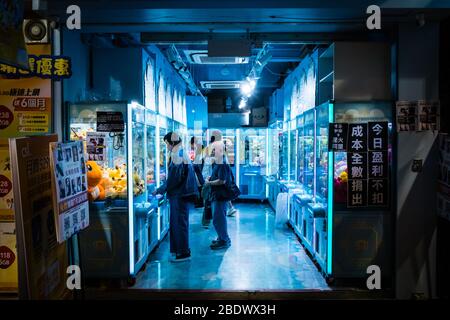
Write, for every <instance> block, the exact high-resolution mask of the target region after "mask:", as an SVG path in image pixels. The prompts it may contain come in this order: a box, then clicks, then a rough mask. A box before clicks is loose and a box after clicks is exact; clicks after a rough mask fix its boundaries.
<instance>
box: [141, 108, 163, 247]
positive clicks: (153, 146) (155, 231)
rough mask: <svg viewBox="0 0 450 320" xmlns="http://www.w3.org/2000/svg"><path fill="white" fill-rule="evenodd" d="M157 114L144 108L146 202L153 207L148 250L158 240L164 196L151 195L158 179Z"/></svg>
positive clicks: (155, 244) (150, 218) (154, 245)
mask: <svg viewBox="0 0 450 320" xmlns="http://www.w3.org/2000/svg"><path fill="white" fill-rule="evenodd" d="M157 117H158V116H157V114H156V113H155V112H153V111H151V110H149V109H147V110H145V118H146V119H145V123H146V127H145V134H146V139H147V143H146V144H147V157H146V161H147V174H146V183H147V191H148V192H147V195H148V202H150V203H151V204H152V207H153V208H155V210H154V211H153V214H152V215H151V216H150V217H149V224H148V227H149V229H148V234H147V236H148V251H149V252H151V251H152V250H153V249H154V248H155V247H156V246H157V244H158V241H159V240H160V230H159V229H160V221H159V220H160V215H159V214H160V212H159V209H158V208H159V207H161V206H162V205H164V201H165V199H164V197H163V196H161V195H156V196H153V192H154V191H155V190H156V188H157V179H158V170H159V166H158V159H159V155H158V141H157V139H158V134H157V131H158V126H157V124H158V121H157Z"/></svg>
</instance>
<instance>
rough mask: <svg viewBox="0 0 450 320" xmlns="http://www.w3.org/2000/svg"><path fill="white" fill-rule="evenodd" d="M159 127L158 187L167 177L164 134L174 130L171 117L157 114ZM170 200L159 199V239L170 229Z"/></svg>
mask: <svg viewBox="0 0 450 320" xmlns="http://www.w3.org/2000/svg"><path fill="white" fill-rule="evenodd" d="M156 120H157V127H156V154H157V156H158V160H157V168H156V187H157V188H158V187H160V186H161V185H162V184H163V183H164V182H165V181H166V179H167V170H168V165H169V163H168V161H169V153H168V150H167V146H166V143H165V142H164V136H165V135H166V134H167V133H168V132H169V131H172V128H171V127H170V126H171V124H170V123H169V119H167V118H166V117H164V116H162V115H159V114H158V115H157V116H156ZM169 127H170V128H169ZM169 215H170V210H169V201H168V199H167V198H166V196H164V197H163V198H161V199H159V200H158V219H159V229H158V236H159V239H160V240H161V239H163V238H164V237H165V235H166V234H167V232H168V231H169V219H170V216H169Z"/></svg>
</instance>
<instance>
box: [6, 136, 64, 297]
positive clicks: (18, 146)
mask: <svg viewBox="0 0 450 320" xmlns="http://www.w3.org/2000/svg"><path fill="white" fill-rule="evenodd" d="M56 141H58V136H57V135H46V136H41V137H24V138H12V139H9V149H10V155H11V172H12V175H13V190H14V208H15V220H16V225H17V228H16V234H17V253H18V254H17V256H18V263H19V265H18V269H19V298H21V299H63V298H65V297H68V296H69V295H70V294H71V293H70V291H69V290H68V289H67V287H66V279H67V274H66V270H67V266H68V255H67V246H66V245H65V244H58V241H57V236H56V227H55V217H54V213H53V191H52V182H51V180H52V170H51V167H50V156H49V150H50V148H49V145H50V143H52V142H56Z"/></svg>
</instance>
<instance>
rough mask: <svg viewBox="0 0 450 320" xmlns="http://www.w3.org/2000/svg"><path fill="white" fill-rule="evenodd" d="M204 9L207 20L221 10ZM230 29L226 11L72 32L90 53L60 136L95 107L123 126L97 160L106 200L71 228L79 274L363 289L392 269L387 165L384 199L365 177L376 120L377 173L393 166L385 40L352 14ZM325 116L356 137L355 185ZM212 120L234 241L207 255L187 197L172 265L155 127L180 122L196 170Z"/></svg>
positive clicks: (174, 283) (72, 131)
mask: <svg viewBox="0 0 450 320" xmlns="http://www.w3.org/2000/svg"><path fill="white" fill-rule="evenodd" d="M214 14H215V15H214V16H213V18H206V17H205V16H203V19H206V20H208V19H216V18H217V19H219V20H220V19H223V17H222V18H221V17H220V15H219V12H218V11H214ZM189 19H191V20H192V19H193V17H189ZM255 19H256V20H258V19H259V18H255ZM281 20H282V19H281ZM208 21H210V20H208ZM236 24H238V25H240V24H239V23H237V22H234V23H232V24H229V23H228V22H222V23H221V24H218V25H216V26H217V29H215V30H214V32H213V31H211V32H204V31H205V30H204V29H205V28H206V27H207V26H211V23H210V22H205V23H199V24H195V23H194V22H193V21H190V22H183V23H180V24H174V25H168V24H164V23H162V24H160V25H159V24H150V25H148V26H145V28H144V27H142V28H143V31H141V32H140V33H139V34H135V33H132V32H126V33H99V32H88V33H85V34H83V36H82V37H80V38H79V39H76V40H78V41H81V44H82V45H84V46H85V47H86V48H87V49H88V50H86V53H89V54H88V55H87V56H88V57H89V63H90V64H89V68H88V69H89V72H90V76H89V77H88V78H89V79H91V81H92V88H91V89H90V90H88V92H84V95H85V96H86V97H85V99H84V100H85V101H80V102H75V103H70V104H69V106H68V112H67V114H68V116H69V119H68V124H69V127H70V128H68V130H67V132H66V134H67V135H68V136H69V135H70V138H73V139H80V138H81V139H83V137H84V138H85V137H86V135H87V134H88V133H89V132H90V131H96V126H98V121H97V119H96V117H98V115H99V112H103V113H104V112H116V113H121V114H122V115H123V119H124V122H125V124H124V128H125V130H124V132H122V133H120V134H119V133H115V134H114V133H113V134H112V135H111V134H109V135H108V136H107V139H109V138H111V139H110V141H111V143H112V145H111V147H112V148H107V149H109V150H108V151H107V157H108V160H107V161H106V162H107V164H105V166H106V167H105V168H103V170H104V172H108V174H109V178H110V180H108V182H109V183H110V186H112V189H111V188H110V189H107V190H106V194H107V195H111V197H108V196H106V199H105V201H104V202H103V203H100V202H101V201H97V200H96V201H94V202H93V203H92V204H91V208H92V210H90V213H91V214H92V215H91V216H92V219H91V222H92V223H91V224H92V225H93V226H95V227H92V228H90V230H91V231H92V233H90V234H89V231H87V232H85V233H84V235H82V236H81V255H82V263H84V264H85V266H86V268H85V269H84V270H85V275H87V276H88V277H92V278H96V277H106V278H108V277H109V278H118V279H122V280H123V279H125V280H129V281H128V282H129V284H130V285H131V287H132V288H134V289H147V290H153V291H154V290H156V291H157V292H159V291H160V290H163V291H169V290H197V291H198V290H200V291H205V290H206V291H208V290H212V291H234V290H236V291H252V290H255V291H310V290H320V291H327V292H328V291H333V290H332V289H333V288H332V286H333V285H334V284H335V283H334V282H333V280H335V279H336V278H339V279H344V280H347V279H351V280H353V279H356V280H357V281H358V285H361V284H362V285H363V286H364V285H365V279H366V278H367V273H366V269H367V267H368V266H369V265H372V264H375V265H378V266H380V267H381V268H382V269H383V270H384V276H386V277H387V278H389V277H390V276H391V274H390V273H391V271H392V270H393V269H392V265H391V263H392V260H391V249H392V247H391V244H392V242H391V236H392V233H391V231H392V223H391V219H392V214H391V213H392V212H391V209H392V207H391V204H390V200H389V199H392V192H393V191H394V190H393V188H390V187H389V186H390V184H389V183H390V180H389V179H390V175H391V174H392V171H391V169H386V170H385V171H383V172H377V173H376V174H381V175H382V176H381V177H380V179H378V180H381V187H380V184H379V183H378V184H377V188H381V191H379V192H378V193H377V194H379V196H377V197H376V198H372V197H371V198H369V197H368V196H367V195H368V192H369V190H368V188H369V187H370V186H369V183H370V182H371V180H370V179H374V178H375V177H374V176H370V175H369V174H368V172H367V171H368V165H369V161H368V158H367V157H368V155H371V154H372V153H373V152H374V150H372V149H369V145H370V144H369V142H370V141H369V140H368V139H369V138H370V137H371V135H370V134H372V133H374V132H375V131H374V130H375V129H371V128H372V127H370V128H369V124H370V123H374V124H373V126H374V128H375V126H376V127H377V128H378V129H377V130H381V131H383V139H384V140H380V141H381V142H382V149H381V150H380V154H381V156H380V157H379V158H377V159H378V160H379V161H383V165H384V166H383V168H392V161H393V160H392V157H391V156H390V155H391V154H392V122H393V120H392V101H391V100H390V99H391V96H390V95H391V86H390V79H391V76H390V74H391V70H390V63H386V61H389V59H390V55H391V48H390V43H389V38H388V37H386V38H385V37H384V36H383V35H382V34H380V35H379V38H377V39H375V40H371V39H369V38H370V37H368V36H367V34H366V33H364V32H361V29H360V28H361V26H360V25H359V24H358V23H355V24H351V23H350V24H347V25H345V26H343V25H339V24H338V25H336V24H324V25H323V30H328V31H329V32H326V33H325V32H322V33H320V34H319V33H317V34H316V33H313V32H312V31H313V30H309V32H310V33H309V34H302V35H296V33H295V24H294V25H292V24H290V23H287V22H286V21H284V22H282V21H280V24H279V25H277V27H276V30H277V32H275V33H271V32H269V31H271V27H272V26H271V25H270V24H265V23H262V22H261V25H260V27H256V26H258V25H259V24H258V23H257V21H253V23H248V26H249V28H250V27H251V28H253V31H252V32H244V33H243V32H242V30H241V29H242V26H239V27H236V28H233V27H232V26H233V25H236ZM243 25H247V24H246V23H244V24H243ZM183 26H186V28H187V29H186V30H183ZM117 27H118V28H122V27H123V28H124V29H127V28H128V26H122V25H120V24H119V25H118V26H117ZM96 28H97V27H96V26H95V24H94V26H93V27H92V29H94V30H95V29H96ZM138 28H140V27H139V26H138ZM336 29H340V30H341V31H342V32H346V33H340V34H339V35H337V34H335V33H333V32H332V30H336ZM102 30H104V29H102ZM357 31H358V32H357ZM71 37H73V36H72V35H70V36H68V37H66V38H65V39H66V40H65V41H68V43H72V41H74V39H72V38H71ZM75 38H76V37H75ZM348 39H351V40H352V41H348ZM356 40H358V42H357V43H356V42H354V41H356ZM68 54H69V53H68ZM84 62H86V61H84ZM124 63H126V66H122V65H123V64H124ZM115 65H117V66H120V67H117V68H111V66H115ZM354 70H364V74H373V75H375V76H374V77H362V76H360V74H359V73H355V72H354ZM136 75H140V76H136ZM65 88H67V89H65V90H66V91H68V92H67V95H66V96H72V97H73V98H74V99H73V100H74V101H76V100H77V97H74V94H73V92H71V91H70V90H69V88H70V86H66V87H65ZM78 100H80V99H78ZM81 100H83V99H81ZM86 100H90V101H86ZM105 100H106V101H107V102H103V101H105ZM122 101H123V102H122ZM334 123H339V124H345V126H346V128H347V129H348V130H350V128H351V127H352V126H354V127H355V128H356V127H357V126H358V128H359V126H360V127H361V130H360V131H361V132H363V131H364V132H366V134H365V139H366V140H365V141H366V143H365V149H364V151H362V152H365V155H366V158H365V163H366V169H365V170H366V172H365V174H364V176H360V177H359V180H361V181H358V183H357V184H355V190H353V189H351V188H350V187H349V186H352V184H350V181H349V180H351V178H353V180H354V179H355V177H353V176H352V177H351V176H349V175H350V172H349V170H348V155H349V154H350V152H352V150H350V149H348V150H347V149H345V148H344V147H342V148H340V149H339V148H338V147H337V146H336V148H334V147H333V144H329V141H330V137H331V136H330V134H331V132H330V131H329V130H330V128H331V127H330V125H331V124H334ZM361 124H362V125H361ZM364 128H365V129H364ZM369 130H372V131H369ZM215 131H219V132H220V133H221V136H222V141H223V144H224V146H225V148H226V158H227V162H228V163H229V165H230V168H231V172H232V173H233V175H234V177H235V181H236V184H237V186H238V187H239V189H240V191H241V195H240V197H239V199H238V200H237V201H236V202H235V203H234V206H235V209H236V213H235V214H234V215H231V216H229V217H227V218H226V221H227V224H228V228H229V235H230V238H231V246H230V247H229V248H227V249H223V250H217V251H215V250H211V249H210V244H211V242H212V241H213V240H215V238H216V236H217V234H216V233H215V230H214V225H213V224H212V223H211V224H210V225H209V228H205V226H204V224H203V223H202V220H203V219H202V215H203V208H201V207H200V208H194V207H191V209H190V216H189V219H190V220H189V221H190V228H189V239H190V248H191V252H192V255H191V259H190V260H189V261H183V262H176V263H172V262H171V261H170V260H171V259H170V258H171V257H170V253H169V251H170V250H169V235H170V231H169V230H170V216H171V215H172V214H174V212H171V209H170V205H169V201H168V199H167V198H166V197H165V196H160V197H156V196H155V195H154V191H155V190H156V189H157V188H159V187H160V186H161V185H163V184H164V183H165V182H166V181H167V179H168V174H169V171H168V163H169V158H170V155H171V154H170V152H169V150H168V149H167V147H166V144H165V142H164V137H165V135H166V134H167V133H169V132H177V133H178V134H179V136H180V137H181V138H182V144H183V146H184V150H185V151H186V154H187V155H188V156H189V157H190V159H191V161H193V162H194V164H195V163H196V164H198V165H200V164H203V160H204V157H205V153H204V151H205V149H206V148H207V147H208V145H210V144H211V137H212V136H213V135H214V133H213V132H215ZM349 132H350V131H349ZM358 132H359V131H358ZM370 132H372V133H370ZM341 133H342V134H343V132H341ZM343 135H344V134H343ZM372 136H373V135H372ZM108 137H109V138H108ZM345 139H347V136H346V138H345ZM381 142H380V143H381ZM333 148H334V149H333ZM353 151H354V152H356V151H359V150H353ZM361 157H364V156H362V155H361ZM358 159H360V158H359V156H358ZM378 160H377V161H378ZM361 161H362V160H361ZM362 162H364V161H362ZM372 164H375V163H372ZM355 172H356V171H355ZM115 174H119V176H120V179H118V178H117V177H116V176H115ZM119 180H120V181H119ZM357 180H358V179H357ZM120 182H121V183H122V184H123V186H122V185H120ZM372 182H373V181H372ZM117 184H119V185H117ZM125 185H126V187H124V186H125ZM117 188H119V189H117ZM361 188H362V190H359V189H361ZM119 191H120V192H119ZM372 191H373V190H372ZM108 192H109V193H108ZM351 192H355V194H354V195H355V197H353V194H351ZM358 192H359V193H358ZM119 193H120V194H119ZM353 198H354V199H353ZM350 200H352V201H353V200H355V201H357V202H356V203H351V201H350ZM375 201H381V202H377V203H376V202H375ZM197 205H198V203H197ZM117 208H120V210H118V209H117ZM116 209H117V210H116ZM172 211H173V209H172ZM111 213H114V214H111ZM114 219H117V220H114ZM279 221H281V223H280V224H277V222H279ZM105 230H106V231H105ZM118 230H120V232H119V231H118ZM87 234H88V235H87ZM99 237H100V238H101V239H100V240H99V239H98V238H99ZM83 238H84V239H83ZM108 250H109V251H108ZM117 253H120V254H117ZM83 255H84V256H83ZM99 257H101V259H100V258H99ZM86 270H87V271H86ZM105 270H106V272H105Z"/></svg>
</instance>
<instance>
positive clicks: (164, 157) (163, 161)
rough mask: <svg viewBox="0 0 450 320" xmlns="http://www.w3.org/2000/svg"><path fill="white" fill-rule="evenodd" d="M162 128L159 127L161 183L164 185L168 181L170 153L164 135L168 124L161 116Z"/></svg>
mask: <svg viewBox="0 0 450 320" xmlns="http://www.w3.org/2000/svg"><path fill="white" fill-rule="evenodd" d="M159 121H160V128H159V185H162V184H163V183H164V182H165V181H166V172H167V161H168V153H167V146H166V143H165V142H164V136H165V135H166V134H167V132H168V130H167V124H166V123H163V120H162V119H161V118H160V120H159Z"/></svg>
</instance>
